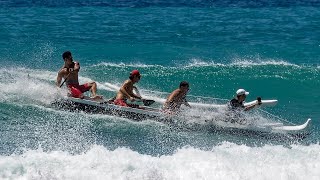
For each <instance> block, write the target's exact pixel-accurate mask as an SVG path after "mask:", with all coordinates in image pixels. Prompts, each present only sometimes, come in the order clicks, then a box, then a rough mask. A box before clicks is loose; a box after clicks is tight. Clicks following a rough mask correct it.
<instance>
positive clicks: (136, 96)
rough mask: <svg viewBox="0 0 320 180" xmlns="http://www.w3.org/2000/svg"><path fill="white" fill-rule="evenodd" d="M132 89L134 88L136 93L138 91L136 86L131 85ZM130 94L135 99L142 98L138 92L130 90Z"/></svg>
mask: <svg viewBox="0 0 320 180" xmlns="http://www.w3.org/2000/svg"><path fill="white" fill-rule="evenodd" d="M133 89H135V90H136V92H137V93H138V92H139V90H138V88H137V87H135V86H133ZM131 96H133V97H134V98H137V99H142V97H141V96H140V95H139V94H134V93H133V92H132V94H131Z"/></svg>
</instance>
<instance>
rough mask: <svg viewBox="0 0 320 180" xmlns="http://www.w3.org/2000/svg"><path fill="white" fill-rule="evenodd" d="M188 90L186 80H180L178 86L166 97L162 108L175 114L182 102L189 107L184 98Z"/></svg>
mask: <svg viewBox="0 0 320 180" xmlns="http://www.w3.org/2000/svg"><path fill="white" fill-rule="evenodd" d="M188 91H189V83H188V82H187V81H182V82H181V83H180V85H179V88H178V89H176V90H174V91H173V92H172V93H171V94H170V95H169V96H168V98H167V100H166V102H165V103H164V105H163V107H162V110H163V111H164V112H165V113H168V114H175V113H177V112H178V111H179V110H180V107H181V105H182V104H184V105H185V106H187V107H191V106H190V105H189V103H188V101H187V99H186V96H187V93H188Z"/></svg>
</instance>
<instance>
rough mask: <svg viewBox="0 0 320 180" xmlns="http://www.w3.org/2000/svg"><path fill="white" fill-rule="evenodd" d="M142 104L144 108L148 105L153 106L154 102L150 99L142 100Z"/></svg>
mask: <svg viewBox="0 0 320 180" xmlns="http://www.w3.org/2000/svg"><path fill="white" fill-rule="evenodd" d="M142 102H143V105H145V106H150V105H151V104H153V103H154V102H155V101H154V100H150V99H143V100H142Z"/></svg>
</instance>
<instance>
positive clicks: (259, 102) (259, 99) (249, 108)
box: [244, 97, 262, 111]
mask: <svg viewBox="0 0 320 180" xmlns="http://www.w3.org/2000/svg"><path fill="white" fill-rule="evenodd" d="M261 104H262V102H261V97H257V103H256V104H252V105H251V106H246V107H245V108H244V111H249V110H251V109H253V108H254V107H256V106H259V105H261Z"/></svg>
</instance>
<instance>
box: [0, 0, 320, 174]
mask: <svg viewBox="0 0 320 180" xmlns="http://www.w3.org/2000/svg"><path fill="white" fill-rule="evenodd" d="M319 8H320V2H319V1H317V0H309V1H306V0H297V1H294V2H290V1H287V0H277V1H276V0H271V1H264V0H240V1H233V0H216V1H205V0H191V1H187V0H178V1H174V0H169V1H168V0H166V1H165V0H151V1H144V0H136V1H127V0H124V1H103V0H80V1H75V0H70V1H52V0H44V1H30V0H28V1H21V0H15V1H7V0H0V39H1V40H0V50H1V52H0V87H1V88H0V179H76V180H79V179H130V180H131V179H150V180H154V179H157V180H162V179H170V180H171V179H181V180H182V179H183V180H185V179H190V180H194V179H232V180H234V179H255V180H256V179H288V180H289V179H290V180H293V179H310V180H318V179H320V171H319V168H320V145H319V139H320V133H319V130H320V121H319V120H320V110H319V108H320V101H319V99H320V91H319V88H320V29H319V24H320V11H319ZM67 50H69V51H71V52H72V53H73V58H74V59H75V60H76V61H79V62H80V64H81V70H80V74H79V75H80V83H85V82H87V81H96V82H97V84H98V93H99V94H101V95H103V96H104V97H105V98H109V97H112V96H114V94H115V92H114V91H113V90H112V88H110V87H111V86H120V85H121V84H122V82H123V81H124V80H126V79H127V78H128V75H129V73H130V71H132V70H133V69H138V70H139V71H140V72H141V74H142V78H141V81H140V82H139V83H138V84H137V87H138V88H139V89H140V91H141V92H142V95H147V96H148V97H150V98H155V99H156V98H162V99H164V98H166V96H167V95H168V93H170V92H171V91H173V90H174V89H176V88H177V87H178V85H179V83H180V81H183V80H185V81H188V82H189V83H190V89H191V90H190V92H189V94H188V95H189V96H188V99H189V101H193V102H198V101H201V102H210V103H217V102H216V101H217V99H216V98H218V100H219V101H224V102H223V103H225V102H227V100H229V99H232V98H233V97H234V94H235V91H236V90H237V89H239V88H244V89H246V90H247V91H249V92H250V94H249V96H248V97H247V100H248V101H251V100H255V99H256V97H257V96H260V97H262V99H277V100H278V104H277V105H276V106H274V107H264V108H261V109H260V110H259V109H257V110H253V111H256V112H257V114H258V115H256V116H257V117H258V118H259V114H261V116H262V114H266V113H271V114H272V115H271V116H273V117H275V118H277V119H281V120H282V121H288V122H291V123H294V124H302V123H304V122H305V121H306V120H307V119H308V118H311V119H312V121H311V124H310V125H309V126H308V127H307V129H306V130H305V131H304V132H303V134H302V135H301V136H303V138H295V137H293V136H291V135H289V134H272V133H270V134H268V133H266V134H261V133H257V132H245V133H244V132H233V131H220V130H216V129H214V128H212V127H207V126H205V125H203V124H201V123H198V122H196V119H192V118H190V119H188V120H186V121H185V123H183V124H178V125H170V124H166V123H161V122H155V121H152V120H146V121H142V122H135V121H132V120H128V119H125V118H119V117H113V116H108V115H102V114H87V113H84V112H68V111H63V110H59V109H56V108H54V107H52V106H51V103H52V102H53V101H54V100H55V99H56V98H57V96H59V94H66V88H65V87H64V88H62V89H61V90H58V89H57V88H56V87H55V80H56V76H57V72H58V71H59V69H60V68H61V66H62V65H63V60H62V57H61V55H62V53H63V52H64V51H67ZM152 106H153V107H155V108H158V107H160V106H161V104H160V103H155V104H154V105H152ZM186 111H188V110H186ZM201 114H202V112H201V111H198V112H197V111H192V115H194V116H200V115H201ZM269 115H270V114H269ZM194 124H197V125H194ZM299 137H300V136H299Z"/></svg>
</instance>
